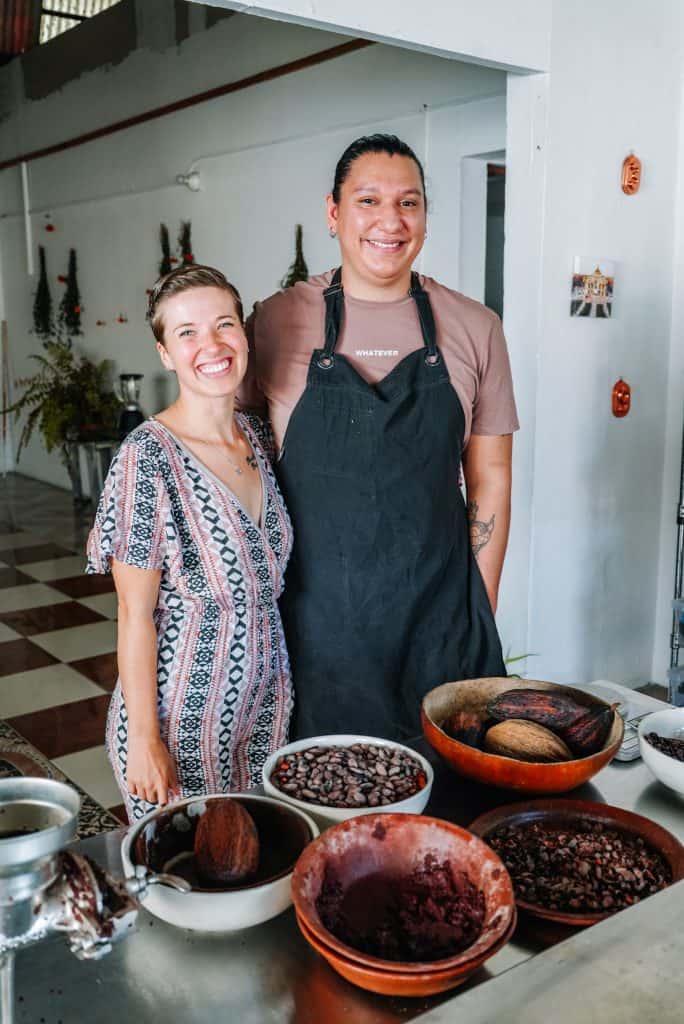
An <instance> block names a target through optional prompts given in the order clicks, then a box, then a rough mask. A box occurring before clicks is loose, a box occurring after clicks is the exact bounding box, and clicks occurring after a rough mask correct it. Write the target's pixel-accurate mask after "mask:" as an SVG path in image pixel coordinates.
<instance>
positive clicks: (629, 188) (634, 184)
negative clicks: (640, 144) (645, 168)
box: [622, 153, 641, 196]
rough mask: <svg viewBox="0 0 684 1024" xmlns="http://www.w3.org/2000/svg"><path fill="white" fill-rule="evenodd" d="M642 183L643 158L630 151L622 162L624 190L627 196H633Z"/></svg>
mask: <svg viewBox="0 0 684 1024" xmlns="http://www.w3.org/2000/svg"><path fill="white" fill-rule="evenodd" d="M640 185H641V160H640V159H639V157H638V156H635V155H634V153H630V154H629V156H628V157H625V160H624V162H623V164H622V191H623V192H624V193H625V195H626V196H633V195H634V194H635V193H636V192H638V191H639V186H640Z"/></svg>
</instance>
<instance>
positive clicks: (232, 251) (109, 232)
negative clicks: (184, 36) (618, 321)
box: [0, 16, 506, 486]
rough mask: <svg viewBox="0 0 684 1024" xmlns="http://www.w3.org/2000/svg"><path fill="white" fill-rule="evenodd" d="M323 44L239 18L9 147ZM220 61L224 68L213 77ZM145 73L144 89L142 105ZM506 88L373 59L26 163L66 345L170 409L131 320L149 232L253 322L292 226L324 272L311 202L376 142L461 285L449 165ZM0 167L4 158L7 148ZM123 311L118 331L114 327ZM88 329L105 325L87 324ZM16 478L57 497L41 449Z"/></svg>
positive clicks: (433, 259)
mask: <svg viewBox="0 0 684 1024" xmlns="http://www.w3.org/2000/svg"><path fill="white" fill-rule="evenodd" d="M337 42H339V38H338V37H336V36H330V35H327V34H325V33H321V32H319V31H314V30H312V29H306V28H299V27H297V26H291V25H281V24H278V23H276V22H273V21H259V20H257V19H255V18H248V17H244V18H241V17H239V16H236V17H234V18H231V19H229V20H227V21H225V22H220V23H219V24H217V25H216V26H215V27H214V28H212V29H211V30H209V31H207V32H204V33H201V34H198V35H197V36H194V37H191V38H190V39H189V40H187V41H186V43H184V44H183V45H182V46H181V47H180V48H179V50H178V52H177V51H176V48H175V47H173V48H171V49H169V50H167V51H166V52H165V53H155V52H150V51H145V52H144V53H143V52H138V53H134V54H132V55H131V56H130V57H129V58H128V59H127V60H126V61H124V62H123V63H122V64H120V65H118V66H117V67H114V68H104V69H101V70H98V71H93V72H90V73H88V74H84V75H83V76H82V77H81V78H80V79H78V80H76V81H73V82H71V83H69V84H68V85H67V86H65V87H64V88H63V89H62V90H61V91H60V92H59V93H58V94H53V95H51V96H49V97H47V98H46V99H44V100H40V101H37V102H34V103H23V104H21V105H20V106H18V107H16V108H15V109H14V110H13V111H12V114H11V117H10V119H9V122H8V123H9V125H10V127H14V128H17V127H18V125H19V124H21V135H22V145H23V148H29V149H30V148H32V147H35V146H39V145H41V144H44V143H45V142H46V141H57V140H59V139H61V138H65V137H69V136H70V135H71V134H73V132H74V117H73V112H74V111H81V110H82V111H83V118H84V120H83V121H81V118H80V116H79V118H78V121H79V124H78V130H79V131H80V130H83V129H91V128H94V127H97V126H98V125H99V124H104V123H107V122H110V121H113V120H117V119H119V118H121V117H125V116H130V115H131V114H132V113H135V111H136V102H135V101H136V95H137V105H138V106H137V109H149V108H150V107H151V106H154V105H155V104H159V103H164V102H168V100H169V99H173V98H178V97H179V95H182V93H181V92H180V91H179V83H183V84H184V87H185V93H186V94H191V93H194V92H197V91H199V90H200V89H205V88H207V87H211V86H212V85H217V84H220V83H221V82H222V81H224V80H230V79H235V78H241V77H244V76H245V75H247V74H250V73H252V72H253V71H256V70H260V69H263V68H267V67H270V66H274V65H277V64H282V63H283V62H284V61H285V60H289V59H293V58H295V57H297V56H299V55H301V54H304V53H311V52H315V51H318V50H322V49H325V48H327V47H328V46H331V45H333V44H335V43H337ZM227 52H230V53H231V54H235V55H236V56H235V59H234V60H231V61H230V63H229V68H228V71H225V70H224V71H223V72H222V71H221V68H222V67H225V65H226V60H225V54H226V53H227ZM200 58H201V59H200ZM207 68H209V69H211V71H212V73H211V74H209V73H208V71H207ZM142 69H145V75H146V78H147V79H148V80H149V83H150V85H149V89H147V88H146V89H145V91H144V92H141V91H140V80H141V74H142ZM0 74H1V72H0ZM505 83H506V79H505V75H503V74H502V73H501V72H499V71H495V70H490V69H484V68H479V67H475V66H468V65H460V64H457V63H455V62H452V61H445V60H441V59H439V58H434V57H430V56H428V55H425V54H421V53H404V52H402V51H400V50H398V49H395V48H390V47H384V46H373V47H370V48H369V49H367V50H363V51H359V52H357V53H354V54H350V55H348V56H346V57H343V58H339V59H337V60H335V61H332V62H330V63H327V64H323V65H320V66H318V67H314V68H310V69H308V70H306V71H302V72H299V73H297V74H294V75H291V76H288V77H286V78H281V79H278V80H276V81H273V82H270V83H265V84H263V85H259V86H256V87H254V88H251V89H248V90H245V91H242V92H239V93H235V94H233V95H231V96H226V97H223V98H221V99H217V100H213V101H211V102H209V103H206V104H203V105H201V106H198V107H195V108H192V109H189V110H185V111H181V112H178V113H175V114H173V115H170V116H168V117H166V118H163V119H160V120H157V121H153V122H150V123H148V124H145V125H141V126H138V127H135V128H131V129H128V130H126V131H125V132H123V133H119V134H116V135H113V136H110V137H108V138H104V139H100V140H97V141H94V142H91V143H88V144H87V145H85V146H81V147H79V148H77V149H73V150H69V151H66V152H64V153H61V154H57V155H54V156H51V157H48V158H45V159H42V160H38V161H35V162H33V163H31V164H30V165H29V171H30V190H31V207H32V210H33V211H34V212H33V216H32V222H33V228H34V237H35V241H36V245H37V244H44V245H45V247H46V249H47V257H48V270H49V275H50V285H51V290H52V296H53V302H54V303H55V304H56V303H57V301H58V300H59V298H60V296H61V293H62V292H61V289H62V286H61V285H60V284H58V282H57V276H58V274H62V273H64V272H65V270H66V260H67V253H68V248H69V247H70V246H75V247H76V249H77V253H78V260H79V284H80V288H81V293H82V300H83V306H84V314H83V327H84V337H83V339H82V342H80V343H79V344H80V346H81V347H82V348H83V349H84V350H85V351H87V352H88V353H89V354H90V355H92V356H94V357H99V358H104V357H107V358H111V359H113V360H114V361H115V364H116V372H117V373H118V372H120V371H122V370H123V371H127V372H143V373H144V374H145V381H144V386H143V392H142V404H143V407H144V409H145V411H146V412H150V413H151V412H154V411H157V410H158V409H159V408H160V407H162V406H163V405H164V404H166V403H167V402H168V401H170V400H171V398H172V394H171V392H170V379H169V378H168V376H167V375H166V374H164V372H163V371H162V369H161V367H160V366H159V363H158V359H157V356H156V353H155V351H154V347H153V341H152V336H151V334H150V332H149V329H148V328H147V326H146V325H145V323H144V309H145V303H146V296H145V289H146V288H148V287H150V285H151V284H152V283H153V281H154V280H155V278H156V276H157V267H158V262H159V258H160V251H159V244H158V232H159V224H160V222H161V221H163V222H165V223H166V224H167V225H168V227H169V230H170V232H171V237H172V240H173V239H175V234H176V232H177V229H178V225H179V222H180V220H181V219H190V220H191V221H192V230H193V250H194V254H195V256H196V257H197V258H198V259H200V260H202V261H204V262H208V263H210V264H215V265H217V266H219V267H221V268H223V269H225V270H226V272H227V273H228V274H229V276H230V277H232V278H233V279H234V280H235V282H236V284H237V285H238V287H239V288H240V290H241V292H242V293H243V297H244V299H245V302H246V305H247V307H248V308H249V306H250V305H251V303H252V302H253V301H254V300H255V299H257V298H263V297H264V296H265V295H268V294H270V293H271V292H272V291H274V290H275V289H276V288H277V287H278V285H279V281H280V279H281V278H282V277H283V275H284V274H285V272H286V271H287V268H288V266H289V264H290V263H291V261H292V258H293V243H294V225H295V224H296V223H301V224H303V226H304V246H305V256H306V259H307V262H308V265H309V268H310V270H311V271H312V272H317V271H321V270H323V269H327V268H328V267H330V266H332V265H334V263H335V261H336V259H337V256H338V250H337V246H336V244H335V243H334V242H332V241H331V240H330V239H329V237H328V234H327V230H326V226H325V217H324V202H323V199H324V196H325V194H326V192H327V191H328V189H329V187H330V184H331V181H332V172H333V169H334V164H335V161H336V159H337V157H338V156H339V154H340V153H341V152H342V150H343V148H344V147H345V146H346V145H347V144H348V142H350V141H351V140H352V139H353V138H355V137H356V136H357V135H359V134H363V133H364V132H369V131H376V130H390V131H396V132H397V133H398V134H400V135H401V136H402V137H403V138H405V139H406V140H407V141H408V142H409V143H410V144H411V145H412V146H414V147H415V149H416V151H417V152H418V153H419V154H420V155H422V156H427V167H426V171H427V181H428V189H429V191H430V195H431V204H432V210H433V214H432V225H433V227H431V233H430V235H431V237H430V248H429V250H428V251H427V252H426V256H425V260H424V269H425V271H426V272H427V273H433V272H434V273H435V274H436V275H437V276H439V277H440V278H442V279H443V280H445V281H446V283H448V284H451V285H454V286H457V285H458V281H459V268H458V242H457V239H458V231H459V218H460V203H459V187H460V185H459V173H460V160H461V156H462V154H463V153H468V152H475V151H481V150H483V149H494V148H501V147H502V146H503V144H504V141H505ZM136 90H137V93H136ZM48 125H49V135H46V134H45V133H47V132H48ZM2 155H3V156H5V157H6V156H8V155H11V150H9V149H8V147H7V145H6V143H5V148H4V151H3V152H2ZM190 166H193V167H196V168H197V169H198V170H199V171H200V174H201V178H202V191H201V192H199V193H191V192H190V191H188V190H187V189H185V188H183V187H180V186H178V185H176V184H175V176H176V174H178V173H181V172H185V171H187V170H188V168H189V167H190ZM19 183H20V175H19V170H18V168H12V169H9V170H7V171H4V172H2V174H0V210H1V213H2V216H1V218H0V258H2V260H3V265H4V293H5V296H6V299H7V318H8V321H9V325H10V339H11V344H12V349H13V362H14V369H15V371H16V373H17V375H18V376H22V375H25V374H27V373H29V372H30V371H31V362H30V360H29V359H28V356H29V354H30V353H31V352H32V351H36V350H37V349H38V348H39V346H38V343H37V340H36V339H35V338H34V337H33V336H32V335H30V334H29V330H30V327H31V321H32V314H31V311H32V301H33V298H32V297H33V291H34V289H35V285H36V279H35V278H34V279H31V278H29V277H28V276H27V274H26V269H25V259H24V251H25V250H24V225H23V220H22V211H21V194H20V188H19ZM47 213H49V214H50V215H51V218H52V220H51V222H52V223H54V224H55V226H56V228H57V230H56V231H55V232H54V233H52V234H48V233H46V232H45V231H44V224H45V223H46V220H45V215H46V214H47ZM119 314H124V315H125V316H127V317H128V322H127V323H125V324H120V323H118V322H117V317H118V316H119ZM97 320H104V321H106V326H105V327H97V326H95V325H96V321H97ZM19 469H20V471H21V472H24V473H28V474H30V475H32V476H36V477H38V478H39V479H44V480H47V481H49V482H52V483H55V484H58V485H63V486H67V478H66V474H65V472H64V470H63V468H62V466H61V464H60V463H59V460H58V459H56V458H55V457H54V455H53V456H48V455H47V453H46V452H45V451H44V449H43V447H42V444H41V441H40V439H39V437H38V436H37V435H36V438H35V440H34V442H32V444H31V445H30V447H29V449H28V450H27V451H26V453H25V454H23V455H22V459H21V462H20V464H19Z"/></svg>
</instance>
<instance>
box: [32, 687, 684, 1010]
mask: <svg viewBox="0 0 684 1024" xmlns="http://www.w3.org/2000/svg"><path fill="white" fill-rule="evenodd" d="M650 706H653V707H656V706H658V707H659V706H662V705H661V704H660V702H656V701H653V702H652V704H651V705H650ZM415 746H416V748H417V749H420V750H421V752H422V753H425V754H426V755H427V756H429V757H430V759H431V761H432V763H433V764H435V768H436V777H435V786H434V789H433V795H432V798H431V801H430V804H429V805H428V808H427V812H426V813H433V814H437V815H439V816H443V817H446V818H449V819H451V820H453V821H456V822H457V823H459V824H463V825H467V824H468V823H469V822H470V821H472V820H473V819H474V818H475V817H476V816H477V815H479V814H481V813H482V812H483V811H485V810H487V809H489V808H491V807H495V806H497V805H500V804H502V803H512V802H514V801H515V800H516V796H515V794H505V793H501V792H499V791H494V790H491V789H487V788H486V787H482V786H477V785H473V784H472V783H469V782H467V781H465V780H463V779H461V778H459V777H458V776H457V775H454V774H452V773H451V772H449V771H448V770H447V769H445V768H444V767H443V766H442V765H441V763H438V762H436V756H435V755H434V754H433V753H432V751H430V750H428V749H427V748H426V746H425V745H424V744H423V742H422V741H420V742H419V743H416V745H415ZM568 796H571V797H572V798H576V799H588V800H593V801H597V802H603V803H609V804H617V805H619V806H621V807H625V808H628V809H631V810H634V811H637V812H638V813H640V814H644V815H646V816H647V817H650V818H653V819H654V820H656V821H658V822H660V823H661V824H662V825H663V826H664V827H666V828H668V829H670V830H671V831H672V832H673V833H675V834H676V835H678V836H679V837H680V838H681V839H684V801H682V800H680V799H679V798H678V797H677V796H676V795H675V794H674V793H671V792H670V791H669V790H667V789H665V787H663V786H661V785H660V784H659V783H658V782H656V781H655V779H653V777H652V776H651V774H650V773H649V771H648V769H647V768H646V766H645V765H644V764H643V762H642V761H641V760H638V761H634V762H631V763H628V764H619V763H617V762H613V763H612V764H610V765H608V766H607V767H606V768H604V769H603V771H601V772H600V773H599V774H598V775H597V776H596V777H595V778H594V779H593V780H592V782H591V783H588V784H586V785H584V786H582V787H580V788H579V789H577V790H574V791H573V792H572V793H571V794H568ZM122 835H123V830H120V831H118V832H109V833H106V834H103V835H100V836H96V837H94V838H91V839H88V840H85V841H84V842H82V843H79V844H78V848H79V849H80V850H81V851H83V852H86V853H89V854H90V855H91V856H93V857H95V858H96V859H97V860H99V861H100V863H102V865H103V866H104V867H107V868H108V869H109V870H111V871H114V872H120V870H121V860H120V855H119V846H120V841H121V837H122ZM683 915H684V882H681V883H679V884H678V885H676V886H672V887H671V888H669V889H668V890H667V891H666V892H663V893H660V894H658V895H656V896H654V897H651V898H650V899H648V900H646V901H644V902H643V903H642V904H639V905H637V906H635V907H632V908H630V909H629V910H627V911H623V912H622V913H620V914H617V915H615V917H613V918H610V919H609V920H607V921H604V922H603V923H602V924H600V925H596V926H594V927H593V928H590V929H587V930H585V931H583V932H580V933H577V934H576V935H574V936H573V937H572V938H569V939H566V940H565V941H563V942H561V943H560V944H558V945H556V946H554V947H552V948H547V949H544V948H543V947H542V945H541V944H540V943H539V941H538V940H535V939H534V938H528V937H526V936H525V935H521V934H519V933H516V935H515V937H514V939H513V941H512V942H510V943H509V944H508V945H507V946H505V947H504V948H503V949H501V950H500V951H499V952H498V953H497V954H496V955H495V956H493V957H492V958H491V959H490V960H488V961H487V963H486V965H485V966H484V967H483V968H482V969H481V970H479V971H478V972H477V973H476V974H475V975H473V977H472V978H470V979H469V980H468V982H466V984H465V985H464V986H463V987H462V988H460V989H456V990H454V991H452V992H449V993H446V994H444V995H442V996H439V997H432V998H427V999H410V1000H407V999H393V998H386V997H382V996H375V995H372V994H371V993H368V992H364V991H362V990H361V989H357V988H355V987H353V986H352V985H350V984H348V983H347V982H345V981H344V980H343V979H342V978H340V977H339V976H338V975H337V974H336V973H335V972H334V971H333V970H332V969H331V968H330V967H328V965H327V964H326V963H325V962H324V961H323V960H322V959H321V958H320V957H319V956H318V955H317V954H316V953H314V952H313V950H312V949H311V948H310V947H309V946H308V944H307V943H306V942H305V941H304V939H303V938H302V936H301V935H300V933H299V931H298V929H297V925H296V922H295V919H294V914H293V912H292V910H289V911H287V912H286V913H284V914H281V915H280V917H278V918H276V919H275V920H273V921H270V922H267V923H266V924H264V925H261V926H259V927H257V928H253V929H249V930H246V931H243V932H238V933H234V934H226V935H219V936H209V935H201V934H197V933H194V932H190V931H184V930H181V929H177V928H173V927H171V926H170V925H166V924H165V923H164V922H162V921H159V920H157V919H155V918H153V917H151V916H150V915H148V914H147V913H146V912H145V911H142V912H141V914H140V920H139V929H138V931H137V932H136V933H135V934H134V935H131V936H130V937H129V938H127V939H125V940H124V941H123V942H122V943H121V944H120V945H119V946H117V947H115V949H114V950H113V952H112V953H110V954H109V956H107V957H105V958H104V959H103V960H101V961H99V962H95V963H87V962H86V963H84V962H79V961H77V960H75V959H74V958H73V957H72V956H71V954H70V953H69V952H68V951H67V948H66V945H65V943H64V942H63V941H62V940H60V939H59V938H55V939H50V940H48V941H46V942H44V943H43V944H42V945H38V946H35V947H33V948H31V949H30V950H27V951H23V952H21V953H20V954H19V955H18V956H17V961H16V992H17V1021H18V1022H31V1024H35V1022H38V1021H40V1020H41V1018H44V1020H45V1022H46V1024H56V1022H58V1021H61V1024H83V1022H84V1021H88V1022H89V1024H90V1022H91V1021H93V1022H95V1021H96V1022H97V1024H120V1022H121V1021H122V1020H126V1021H127V1020H131V1021H135V1022H136V1024H148V1022H149V1024H152V1022H153V1021H154V1022H156V1021H158V1020H165V1021H168V1022H170V1024H171V1022H172V1024H209V1022H211V1024H215V1022H216V1021H219V1020H220V1021H230V1022H233V1021H234V1022H236V1024H238V1022H239V1024H342V1022H344V1024H395V1022H399V1021H402V1022H403V1021H410V1020H415V1019H417V1018H420V1019H421V1024H422V1021H423V1020H425V1022H426V1024H428V1022H429V1024H442V1022H444V1024H446V1022H447V1021H457V1020H458V1021H460V1020H463V1021H465V1020H467V1021H468V1024H485V1022H491V1021H493V1020H494V1019H496V1020H497V1021H500V1022H505V1024H517V1022H520V1024H523V1021H524V1022H525V1024H536V1022H537V1021H538V1022H539V1024H541V1022H542V1021H544V1024H548V1021H553V1024H565V1022H567V1024H570V1022H572V1024H578V1022H582V1024H585V1022H590V1021H592V1020H599V1019H600V1020H601V1022H602V1024H612V1022H616V1024H618V1022H619V1024H636V1022H637V1021H638V1022H640V1024H642V1022H644V1021H649V1020H654V1019H657V1020H658V1022H659V1024H670V1022H673V1024H674V1021H675V1020H677V1021H679V1020H681V1014H682V1009H681V998H682V994H683V991H682V982H680V981H679V980H678V979H679V976H680V972H681V964H680V963H679V962H678V961H681V952H680V951H679V949H678V947H677V943H676V941H673V938H674V937H676V936H677V935H678V934H679V930H680V922H681V920H682V916H683ZM504 975H505V976H504Z"/></svg>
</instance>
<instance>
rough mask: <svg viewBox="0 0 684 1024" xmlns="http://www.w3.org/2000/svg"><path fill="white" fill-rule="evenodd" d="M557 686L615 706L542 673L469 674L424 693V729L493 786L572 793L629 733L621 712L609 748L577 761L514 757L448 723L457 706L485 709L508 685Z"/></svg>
mask: <svg viewBox="0 0 684 1024" xmlns="http://www.w3.org/2000/svg"><path fill="white" fill-rule="evenodd" d="M523 689H527V690H553V691H556V692H558V693H565V694H567V695H568V696H570V697H572V698H573V700H575V701H577V703H578V704H582V705H584V706H585V707H596V706H598V707H609V705H608V704H607V703H606V701H604V700H601V699H600V697H594V696H593V695H592V694H589V693H584V692H583V691H582V690H575V689H573V688H572V687H571V686H560V685H559V684H557V683H547V682H543V681H542V680H540V679H508V678H501V677H494V678H491V679H464V680H461V681H460V682H455V683H444V684H443V685H442V686H438V687H437V688H436V689H434V690H430V692H429V693H428V694H426V696H425V697H424V699H423V706H422V709H421V718H422V722H423V732H424V733H425V738H426V739H427V741H428V743H429V744H430V746H432V747H434V749H435V750H436V751H437V753H438V754H439V755H440V756H441V757H443V758H444V760H445V761H446V762H447V764H449V765H450V767H452V768H454V769H455V770H456V771H457V772H459V774H460V775H465V776H466V777H467V778H469V779H475V780H476V781H477V782H483V783H485V785H488V786H499V787H500V788H502V789H513V790H517V791H518V792H521V793H566V792H567V791H568V790H569V789H575V788H576V787H577V786H581V785H582V783H583V782H587V780H588V779H591V778H592V777H593V776H594V775H596V773H597V772H599V771H600V770H601V768H603V767H604V766H605V765H607V764H608V762H609V761H610V760H612V758H613V756H614V755H615V753H616V752H617V750H618V748H619V746H620V744H621V743H622V737H623V733H624V729H625V726H624V722H623V721H622V719H621V718H620V716H619V715H618V714H615V716H614V721H613V725H612V728H611V730H610V734H609V736H608V739H607V740H606V742H605V744H604V746H603V749H602V750H599V752H598V753H597V754H592V755H591V757H579V758H576V759H575V760H573V761H554V762H551V763H546V764H540V763H534V762H528V761H516V760H515V759H514V758H512V757H501V756H500V755H498V754H488V753H486V752H485V751H483V750H477V749H476V748H475V747H469V746H467V744H465V743H460V742H459V741H458V740H454V739H452V738H451V737H450V736H448V735H447V734H446V733H445V732H444V730H443V729H442V723H443V722H444V721H446V719H447V718H448V717H449V716H450V715H452V714H453V713H454V712H455V711H476V712H480V713H482V712H484V711H485V709H486V707H487V704H488V703H489V701H490V700H493V698H494V697H496V696H498V694H500V693H504V692H505V691H506V690H523Z"/></svg>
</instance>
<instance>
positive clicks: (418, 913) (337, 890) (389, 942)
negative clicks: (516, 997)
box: [316, 854, 485, 961]
mask: <svg viewBox="0 0 684 1024" xmlns="http://www.w3.org/2000/svg"><path fill="white" fill-rule="evenodd" d="M316 908H317V910H318V913H319V914H320V917H321V921H322V922H323V924H324V925H325V927H326V928H327V929H328V931H329V932H331V933H332V934H333V935H335V936H336V938H338V939H339V940H340V941H341V942H344V943H346V944H347V945H348V946H352V947H353V948H354V949H358V950H359V951H361V952H363V953H368V954H369V955H370V956H377V957H380V958H382V959H383V960H395V961H400V960H403V961H431V960H441V959H443V958H445V957H449V956H454V955H455V954H456V953H460V952H461V950H463V949H467V947H468V946H471V945H472V944H473V942H475V940H476V939H477V938H478V936H479V935H480V933H481V931H482V924H483V921H484V914H485V901H484V895H483V893H482V892H481V891H480V890H479V889H477V888H476V886H475V885H473V883H472V882H471V881H470V879H469V878H468V876H467V875H466V874H465V872H463V871H458V870H455V869H454V868H453V867H452V866H451V864H450V863H449V861H448V860H445V861H443V862H440V861H439V860H438V858H437V857H435V856H434V855H432V854H427V855H426V856H425V860H424V862H423V864H422V865H419V866H418V867H416V868H414V870H413V871H412V873H411V874H410V875H403V876H391V875H385V874H382V873H379V872H376V873H374V874H369V875H366V876H365V877H363V878H359V879H358V880H357V881H356V882H354V883H352V884H351V885H350V886H349V887H348V888H343V887H342V885H341V883H340V881H339V878H338V877H337V874H336V872H335V869H334V867H331V866H330V865H328V866H327V867H326V872H325V876H324V880H323V885H322V887H321V891H320V894H319V896H318V899H317V901H316Z"/></svg>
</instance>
